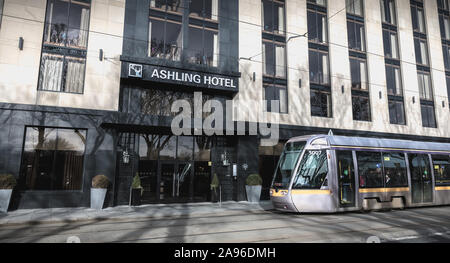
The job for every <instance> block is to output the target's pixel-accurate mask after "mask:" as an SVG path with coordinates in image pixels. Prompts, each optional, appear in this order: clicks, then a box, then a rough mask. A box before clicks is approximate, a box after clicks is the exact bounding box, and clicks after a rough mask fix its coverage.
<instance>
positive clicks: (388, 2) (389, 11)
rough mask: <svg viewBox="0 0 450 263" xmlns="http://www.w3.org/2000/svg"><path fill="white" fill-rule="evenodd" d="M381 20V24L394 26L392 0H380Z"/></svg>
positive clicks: (395, 21) (394, 16) (393, 3)
mask: <svg viewBox="0 0 450 263" xmlns="http://www.w3.org/2000/svg"><path fill="white" fill-rule="evenodd" d="M380 3H381V20H382V21H383V23H387V24H392V25H396V24H397V16H396V13H395V12H396V11H395V1H394V0H381V1H380Z"/></svg>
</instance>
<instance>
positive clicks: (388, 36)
mask: <svg viewBox="0 0 450 263" xmlns="http://www.w3.org/2000/svg"><path fill="white" fill-rule="evenodd" d="M383 44H384V56H385V57H387V58H393V59H400V56H399V52H398V39H397V32H394V31H390V30H386V29H383Z"/></svg>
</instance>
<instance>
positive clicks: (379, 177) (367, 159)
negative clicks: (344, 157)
mask: <svg viewBox="0 0 450 263" xmlns="http://www.w3.org/2000/svg"><path fill="white" fill-rule="evenodd" d="M356 156H357V159H358V174H359V187H360V188H382V187H383V185H384V183H383V173H382V169H383V163H382V161H381V153H379V152H357V153H356Z"/></svg>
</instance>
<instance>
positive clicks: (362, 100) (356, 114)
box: [352, 95, 371, 121]
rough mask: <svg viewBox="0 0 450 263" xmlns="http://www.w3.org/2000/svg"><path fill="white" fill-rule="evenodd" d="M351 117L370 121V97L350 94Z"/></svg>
mask: <svg viewBox="0 0 450 263" xmlns="http://www.w3.org/2000/svg"><path fill="white" fill-rule="evenodd" d="M352 108H353V119H354V120H356V121H370V120H371V116H370V99H369V97H368V96H357V95H352Z"/></svg>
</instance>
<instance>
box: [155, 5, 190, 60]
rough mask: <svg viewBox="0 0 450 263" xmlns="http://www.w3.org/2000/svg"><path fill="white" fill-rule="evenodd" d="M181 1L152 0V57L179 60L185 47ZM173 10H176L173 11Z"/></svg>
mask: <svg viewBox="0 0 450 263" xmlns="http://www.w3.org/2000/svg"><path fill="white" fill-rule="evenodd" d="M180 2H181V0H180V1H169V0H152V1H151V2H150V8H151V9H153V10H157V11H160V12H154V11H153V10H152V11H151V12H150V21H149V31H148V32H149V33H148V41H149V50H148V55H149V56H150V57H156V58H163V59H167V60H173V61H179V60H180V59H181V50H182V48H183V34H182V32H183V30H182V14H181V9H180ZM171 12H175V14H174V13H171Z"/></svg>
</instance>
